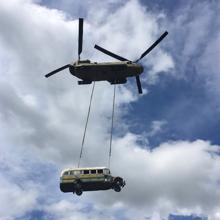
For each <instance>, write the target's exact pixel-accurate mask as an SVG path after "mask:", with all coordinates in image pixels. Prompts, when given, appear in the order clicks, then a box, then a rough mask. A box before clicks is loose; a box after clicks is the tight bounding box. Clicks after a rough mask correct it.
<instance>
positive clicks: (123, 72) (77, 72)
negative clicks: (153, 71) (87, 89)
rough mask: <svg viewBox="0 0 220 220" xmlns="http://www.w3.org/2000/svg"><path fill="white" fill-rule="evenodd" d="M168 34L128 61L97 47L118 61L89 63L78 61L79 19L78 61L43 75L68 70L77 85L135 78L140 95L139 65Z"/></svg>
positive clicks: (164, 34) (141, 68) (81, 26)
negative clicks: (75, 78) (137, 56)
mask: <svg viewBox="0 0 220 220" xmlns="http://www.w3.org/2000/svg"><path fill="white" fill-rule="evenodd" d="M167 34H168V32H167V31H165V32H164V33H163V34H162V35H161V36H160V37H159V38H158V39H157V40H156V41H155V42H154V43H153V44H152V45H151V46H150V47H149V48H148V49H147V50H146V51H145V52H144V53H142V54H141V56H140V57H139V58H138V59H137V60H135V61H130V60H128V59H126V58H124V57H121V56H119V55H117V54H114V53H112V52H110V51H108V50H106V49H104V48H102V47H100V46H98V45H95V49H97V50H99V51H101V52H103V53H105V54H107V55H109V56H111V57H113V58H115V59H117V60H119V62H102V63H97V62H91V61H90V60H80V54H81V52H82V46H83V18H79V35H78V60H77V61H75V62H72V63H70V64H67V65H65V66H62V67H60V68H58V69H56V70H53V71H52V72H50V73H48V74H46V75H45V77H47V78H48V77H50V76H52V75H54V74H56V73H58V72H60V71H62V70H64V69H66V68H69V71H70V73H71V74H72V75H73V76H76V77H77V78H79V79H80V81H78V84H79V85H84V84H90V83H92V82H94V81H108V82H109V83H111V84H124V83H126V82H127V77H135V78H136V83H137V88H138V92H139V93H140V94H141V93H142V86H141V81H140V74H141V73H142V72H143V71H144V67H143V66H142V65H141V64H140V63H139V61H140V60H141V59H143V58H144V57H145V56H146V55H147V54H148V53H150V52H151V50H153V49H154V47H156V46H157V45H158V44H159V43H160V42H161V41H162V40H163V39H164V38H165V37H166V35H167Z"/></svg>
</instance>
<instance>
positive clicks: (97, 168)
mask: <svg viewBox="0 0 220 220" xmlns="http://www.w3.org/2000/svg"><path fill="white" fill-rule="evenodd" d="M104 169H107V170H109V168H107V167H80V168H66V169H63V170H62V172H61V175H62V174H63V173H64V172H66V171H74V170H104Z"/></svg>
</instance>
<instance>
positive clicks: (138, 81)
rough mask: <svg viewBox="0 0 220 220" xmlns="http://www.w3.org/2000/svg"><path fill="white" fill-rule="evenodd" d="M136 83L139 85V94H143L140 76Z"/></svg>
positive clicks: (137, 77)
mask: <svg viewBox="0 0 220 220" xmlns="http://www.w3.org/2000/svg"><path fill="white" fill-rule="evenodd" d="M136 83H137V87H138V92H139V94H142V93H143V92H142V87H141V81H140V77H139V76H136Z"/></svg>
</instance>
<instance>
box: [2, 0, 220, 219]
mask: <svg viewBox="0 0 220 220" xmlns="http://www.w3.org/2000/svg"><path fill="white" fill-rule="evenodd" d="M219 9H220V4H219V2H217V1H193V2H192V1H182V0H180V1H177V2H175V4H174V3H173V1H169V0H167V1H162V0H156V1H150V0H146V1H143V0H142V1H141V0H139V1H138V0H120V1H115V0H107V1H105V2H103V1H101V0H100V1H99V0H97V1H95V3H94V1H91V0H86V1H79V0H76V1H70V0H66V1H64V0H61V1H50V0H49V1H44V0H37V1H31V0H29V1H28V0H12V1H10V2H6V3H4V2H2V3H0V26H1V29H2V30H1V32H0V48H1V50H0V74H1V77H0V100H1V101H0V129H1V131H2V132H1V134H0V143H1V145H0V150H1V152H2V154H1V156H0V163H1V167H0V170H1V173H0V188H2V189H3V188H4V191H3V190H0V198H2V199H1V200H0V203H1V207H0V216H2V219H17V220H20V219H65V220H66V219H88V218H90V219H106V218H110V219H134V218H136V219H151V220H157V219H158V220H162V219H168V220H200V219H203V220H204V219H210V220H218V219H220V205H219V201H220V191H219V182H220V176H219V169H220V158H219V152H220V140H219V132H218V131H219V129H220V121H219V116H220V102H219V95H220V89H219V85H220V77H219V71H220V65H219V56H220V47H219V45H220V19H219ZM78 17H84V19H85V25H84V46H83V53H82V57H83V59H84V58H89V59H91V60H92V61H98V62H102V61H110V60H112V59H111V58H109V57H107V56H106V55H103V54H101V53H99V52H98V51H95V50H94V49H93V46H94V44H96V43H97V44H99V45H100V46H104V47H106V48H107V49H110V50H112V51H113V52H115V53H118V54H119V55H122V56H124V57H127V58H128V59H134V60H135V59H136V58H137V57H138V56H140V54H141V53H142V52H143V51H144V50H145V49H146V48H147V45H151V43H153V42H154V41H155V40H156V39H157V38H158V37H159V36H160V35H161V34H162V33H163V32H164V31H165V30H167V31H168V32H169V35H168V36H167V37H166V38H165V39H164V40H163V41H162V42H161V44H160V45H159V46H158V47H157V48H155V49H154V51H152V53H150V54H149V55H148V56H146V58H144V59H143V60H142V61H141V63H142V65H144V67H145V71H144V73H143V74H142V75H141V81H142V86H143V88H144V94H143V95H139V94H138V93H137V88H136V84H135V80H134V79H132V78H130V79H128V83H127V84H126V85H122V86H118V88H117V94H116V101H117V108H116V123H115V129H114V140H113V152H112V172H113V173H117V175H122V176H123V177H124V178H125V179H126V181H127V186H126V187H125V188H124V190H123V191H122V192H121V193H119V194H115V193H113V192H112V191H108V192H92V193H84V195H83V196H82V197H80V198H78V197H76V196H72V195H70V194H63V193H61V192H60V190H59V173H60V171H61V169H63V168H65V167H70V166H73V165H74V166H75V165H76V163H77V162H76V161H77V158H78V155H79V146H80V143H81V138H82V132H83V129H84V123H85V116H86V112H87V108H88V100H89V96H88V94H89V93H90V90H91V87H90V86H82V87H79V86H78V85H77V79H75V78H73V77H72V76H71V75H70V74H68V71H63V72H62V73H60V74H57V75H56V76H54V77H51V78H50V79H49V80H46V79H45V78H44V74H45V73H47V72H49V71H50V70H52V69H55V68H57V67H59V66H62V65H64V64H66V63H68V62H71V61H72V59H73V60H75V59H77V53H76V52H75V51H77V35H78V29H77V28H78ZM112 93H113V87H112V86H110V85H109V84H108V83H105V82H103V83H97V85H96V89H95V97H94V103H93V105H92V111H91V120H90V121H89V125H88V134H87V139H86V143H85V152H84V156H83V158H82V164H83V165H84V166H94V165H95V166H97V165H98V166H99V165H100V166H103V165H105V164H106V161H107V153H106V152H108V144H109V127H110V115H111V104H112V103H111V102H109V100H111V99H112ZM108 125H109V126H108ZM137 170H138V172H137ZM137 179H138V181H137ZM140 180H141V181H140ZM4 186H7V187H4ZM8 195H9V196H8ZM11 206H13V207H14V209H13V210H12V209H11ZM0 219H1V217H0Z"/></svg>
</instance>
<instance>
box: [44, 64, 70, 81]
mask: <svg viewBox="0 0 220 220" xmlns="http://www.w3.org/2000/svg"><path fill="white" fill-rule="evenodd" d="M69 66H70V65H69V64H67V65H65V66H62V67H60V68H59V69H56V70H54V71H52V72H50V73H48V74H46V75H45V77H46V78H48V77H50V76H52V75H54V74H56V73H58V72H60V71H62V70H64V69H66V68H68V67H69Z"/></svg>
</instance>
